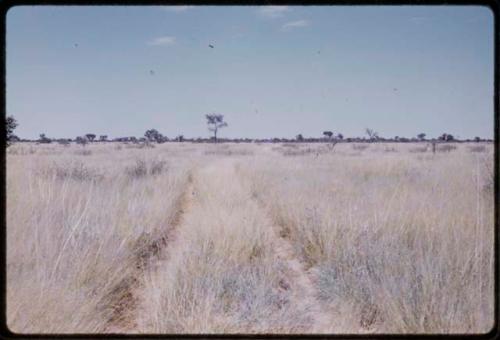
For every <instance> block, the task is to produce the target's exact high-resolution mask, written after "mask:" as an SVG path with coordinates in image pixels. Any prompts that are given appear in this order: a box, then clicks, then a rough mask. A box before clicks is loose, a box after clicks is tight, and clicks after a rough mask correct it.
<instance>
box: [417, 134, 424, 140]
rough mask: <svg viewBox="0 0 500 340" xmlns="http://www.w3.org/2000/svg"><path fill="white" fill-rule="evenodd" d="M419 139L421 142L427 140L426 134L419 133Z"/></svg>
mask: <svg viewBox="0 0 500 340" xmlns="http://www.w3.org/2000/svg"><path fill="white" fill-rule="evenodd" d="M417 137H418V139H420V140H424V139H425V133H419V134H418V135H417Z"/></svg>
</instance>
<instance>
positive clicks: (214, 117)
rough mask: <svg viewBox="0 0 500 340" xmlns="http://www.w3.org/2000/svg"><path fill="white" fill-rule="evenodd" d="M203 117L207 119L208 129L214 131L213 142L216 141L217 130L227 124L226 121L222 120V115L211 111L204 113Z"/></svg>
mask: <svg viewBox="0 0 500 340" xmlns="http://www.w3.org/2000/svg"><path fill="white" fill-rule="evenodd" d="M205 117H206V119H207V125H208V130H209V131H212V132H213V133H214V142H215V143H217V131H218V130H219V129H221V128H223V127H226V126H227V123H226V122H225V121H224V115H219V114H215V113H212V114H208V115H205Z"/></svg>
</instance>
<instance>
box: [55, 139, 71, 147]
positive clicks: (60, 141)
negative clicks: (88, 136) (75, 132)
mask: <svg viewBox="0 0 500 340" xmlns="http://www.w3.org/2000/svg"><path fill="white" fill-rule="evenodd" d="M57 142H58V143H59V144H61V145H64V146H69V142H70V140H69V139H66V138H60V139H58V140H57Z"/></svg>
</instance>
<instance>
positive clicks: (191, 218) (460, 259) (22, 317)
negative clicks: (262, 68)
mask: <svg viewBox="0 0 500 340" xmlns="http://www.w3.org/2000/svg"><path fill="white" fill-rule="evenodd" d="M453 146H456V148H448V149H446V148H444V149H443V148H441V149H440V148H438V150H437V152H436V153H435V154H433V153H432V152H431V150H430V148H427V147H426V146H425V144H421V143H419V144H418V145H416V144H369V145H368V144H366V145H365V144H363V145H353V144H347V143H344V144H339V145H337V146H336V147H335V148H334V149H333V150H332V149H331V148H329V147H327V146H326V145H322V144H305V143H304V144H286V145H285V144H283V145H280V144H262V145H257V144H219V145H199V144H190V143H166V144H161V145H154V147H153V148H150V147H139V146H137V145H132V144H130V145H124V144H117V143H104V144H100V143H93V144H92V145H88V146H86V147H81V146H77V145H71V146H60V145H34V144H32V145H29V144H16V145H13V146H11V147H9V149H8V152H7V196H6V197H7V325H8V327H9V328H10V329H11V330H12V331H13V332H17V333H102V332H105V333H122V332H126V333H480V332H487V331H489V330H490V328H491V327H492V326H493V291H494V280H493V262H494V261H493V258H494V252H493V235H494V230H493V227H494V196H493V156H492V155H493V146H492V145H491V144H485V145H477V144H474V145H472V144H470V145H467V144H457V145H453Z"/></svg>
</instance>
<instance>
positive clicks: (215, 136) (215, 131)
mask: <svg viewBox="0 0 500 340" xmlns="http://www.w3.org/2000/svg"><path fill="white" fill-rule="evenodd" d="M214 139H215V140H214V142H215V143H217V129H215V130H214Z"/></svg>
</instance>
